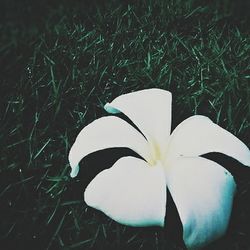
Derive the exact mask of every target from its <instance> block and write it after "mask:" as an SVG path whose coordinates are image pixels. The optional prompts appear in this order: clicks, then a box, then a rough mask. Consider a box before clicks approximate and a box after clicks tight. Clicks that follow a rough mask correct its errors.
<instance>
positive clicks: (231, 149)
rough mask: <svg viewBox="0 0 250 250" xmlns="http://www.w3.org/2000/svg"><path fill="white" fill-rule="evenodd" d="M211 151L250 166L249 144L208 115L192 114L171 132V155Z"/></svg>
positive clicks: (192, 154)
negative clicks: (214, 121)
mask: <svg viewBox="0 0 250 250" xmlns="http://www.w3.org/2000/svg"><path fill="white" fill-rule="evenodd" d="M209 152H219V153H223V154H226V155H228V156H231V157H233V158H235V159H236V160H238V161H239V162H241V163H242V164H244V165H246V166H250V150H249V149H248V148H247V146H246V145H245V144H244V143H243V142H242V141H240V140H239V139H238V138H237V137H236V136H234V135H233V134H231V133H229V132H228V131H227V130H225V129H223V128H221V127H220V126H218V125H217V124H215V123H213V122H212V121H211V120H210V119H209V118H208V117H205V116H201V115H196V116H192V117H190V118H188V119H186V120H184V121H183V122H182V123H180V124H179V125H178V126H177V127H176V128H175V130H174V131H173V133H172V134H171V137H170V143H169V151H168V153H169V155H168V156H169V157H175V156H180V155H183V156H199V155H202V154H206V153H209Z"/></svg>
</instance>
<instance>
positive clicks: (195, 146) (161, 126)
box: [69, 89, 250, 249]
mask: <svg viewBox="0 0 250 250" xmlns="http://www.w3.org/2000/svg"><path fill="white" fill-rule="evenodd" d="M171 101H172V97H171V93H170V92H168V91H165V90H161V89H147V90H141V91H137V92H133V93H129V94H124V95H121V96H119V97H117V98H116V99H114V100H113V101H112V102H111V103H107V104H106V105H105V107H104V108H105V110H106V111H107V112H108V113H111V114H117V113H120V112H121V113H123V114H125V115H126V116H127V117H128V118H129V119H130V120H131V121H132V122H133V123H134V125H135V126H136V127H137V128H135V126H132V125H130V124H129V123H128V122H126V121H124V120H123V119H121V118H119V117H116V116H106V117H102V118H100V119H97V120H95V121H93V122H92V123H90V124H89V125H87V126H86V127H85V128H83V129H82V131H81V132H80V133H79V135H78V136H77V138H76V141H75V143H74V144H73V146H72V148H71V150H70V153H69V162H70V165H71V168H72V171H71V177H75V176H76V175H77V173H78V171H79V162H80V161H81V159H82V158H83V157H85V156H86V155H88V154H90V153H92V152H95V151H98V150H103V149H106V148H116V147H118V148H119V147H126V148H130V149H132V150H133V151H135V152H136V153H137V154H138V155H139V156H141V158H136V157H132V156H126V157H122V158H120V159H119V160H118V161H117V162H115V164H114V165H113V166H111V167H110V168H109V169H105V170H103V171H101V172H100V173H99V174H98V175H97V176H96V177H95V178H94V179H93V180H92V181H91V182H90V184H89V185H88V186H87V188H86V190H85V193H84V200H85V202H86V203H87V205H89V206H91V207H93V208H95V209H98V210H100V211H102V212H103V213H105V214H106V215H107V216H109V217H110V218H112V219H113V220H115V221H117V222H119V223H121V224H124V225H129V226H138V227H141V226H161V227H163V226H164V221H165V222H166V223H167V221H168V215H167V214H166V204H167V195H166V187H167V188H168V189H169V191H170V193H171V196H172V198H173V201H174V203H175V205H176V207H177V211H178V213H179V216H180V220H181V223H182V227H183V240H184V242H185V244H186V246H187V248H188V249H198V248H202V247H203V246H205V245H207V244H208V243H210V242H211V241H213V240H215V239H217V238H219V237H221V236H222V235H223V234H224V233H225V232H226V230H227V227H228V223H229V219H230V214H231V210H232V203H233V197H234V194H235V190H236V184H235V181H234V178H233V176H232V175H231V174H230V173H229V172H228V171H227V170H226V169H225V168H224V167H222V166H221V165H219V164H217V163H216V162H214V161H211V160H208V159H205V158H203V157H201V155H203V154H207V153H209V152H220V153H223V154H226V155H228V156H230V157H233V158H235V159H236V160H238V161H239V162H241V163H242V164H244V165H246V166H250V151H249V149H248V147H247V146H246V145H245V144H244V143H243V142H241V141H240V140H239V139H238V138H237V137H235V136H234V135H233V134H231V133H229V132H228V131H226V130H225V129H223V128H221V127H220V126H218V125H216V124H215V123H213V122H212V121H211V120H210V119H209V118H207V117H205V116H201V115H195V116H191V117H190V118H188V119H186V120H184V121H183V122H181V123H180V124H179V125H178V126H177V127H176V128H175V129H174V130H173V132H172V133H171V134H170V131H171ZM84 171H88V170H84ZM165 217H166V220H165Z"/></svg>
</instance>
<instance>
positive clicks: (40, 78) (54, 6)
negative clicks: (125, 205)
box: [0, 0, 250, 250]
mask: <svg viewBox="0 0 250 250" xmlns="http://www.w3.org/2000/svg"><path fill="white" fill-rule="evenodd" d="M1 5H2V6H1V10H2V14H1V21H2V22H1V25H0V27H1V32H0V37H1V45H0V46H1V47H0V51H1V67H0V71H1V85H0V93H1V101H0V111H1V126H0V142H1V148H0V151H1V154H0V157H1V167H0V211H1V213H0V216H1V218H0V221H1V223H0V232H1V233H0V235H1V236H0V241H1V246H4V247H3V249H28V248H30V249H32V248H34V249H98V250H99V249H170V250H172V249H184V248H183V244H182V242H181V241H180V240H179V237H178V234H177V237H176V236H175V235H174V236H173V235H172V233H171V232H172V231H175V230H176V228H177V229H178V225H179V224H178V222H177V221H174V222H173V225H172V227H171V226H170V225H169V226H167V228H164V229H163V230H161V229H158V228H146V229H145V228H144V229H143V228H129V227H125V226H122V225H118V224H117V223H115V222H114V221H112V220H110V219H109V218H107V217H106V216H104V215H103V214H101V213H100V212H98V211H95V210H93V209H91V208H88V207H87V206H86V204H84V202H83V190H84V187H86V185H87V184H88V182H89V181H90V180H91V179H92V178H93V176H95V174H96V173H97V172H98V171H100V169H103V168H106V167H109V166H110V165H111V164H112V163H113V162H114V161H115V160H116V159H118V157H119V156H121V155H124V154H131V152H129V151H126V150H118V151H115V150H111V151H108V152H98V153H97V154H96V155H90V156H88V157H86V159H84V162H83V164H86V165H88V169H89V171H88V172H86V171H84V169H82V170H81V171H80V174H79V177H77V178H76V179H73V180H72V179H70V178H69V171H70V168H69V164H68V160H67V155H68V151H69V148H70V146H71V145H72V143H73V142H74V139H75V137H76V135H77V134H78V132H79V131H80V129H81V128H83V127H84V126H85V125H87V124H88V123H89V122H91V121H93V120H94V119H96V118H97V117H100V116H103V115H105V112H104V110H103V105H104V104H105V103H106V102H108V101H110V100H112V99H113V98H114V97H116V96H118V95H120V94H122V93H127V92H130V91H134V90H139V89H144V88H151V87H159V88H163V89H167V90H170V91H171V92H172V93H173V128H174V127H175V126H176V125H177V124H178V123H179V122H180V121H182V120H183V119H184V118H186V117H189V116H191V115H193V114H204V115H207V116H209V117H210V118H211V119H213V120H214V121H215V122H216V123H218V124H219V125H221V126H222V127H224V128H226V129H228V130H229V131H231V132H232V133H233V134H235V135H236V136H238V137H239V138H240V139H241V140H242V141H243V142H245V143H246V144H247V145H248V147H250V141H249V137H248V136H249V128H250V101H249V100H250V84H249V79H250V56H249V55H250V32H249V24H250V16H249V15H248V11H247V10H248V9H249V8H247V7H249V4H247V3H246V2H244V1H239V2H238V3H237V4H236V3H234V2H233V1H229V0H224V1H209V2H207V1H201V0H200V1H192V0H189V1H180V0H177V1H170V0H169V1H163V0H162V1H161V0H157V1H149V0H148V1H138V2H133V1H107V3H105V4H104V3H102V4H101V3H100V2H98V1H76V0H74V1H73V0H72V1H46V0H41V1H39V2H35V1H29V0H26V1H23V2H19V1H14V0H10V1H7V0H4V1H2V2H1ZM104 153H105V155H106V153H107V154H108V156H109V157H107V160H105V161H103V157H102V156H103V154H104ZM99 159H101V165H100V160H99ZM222 164H224V166H225V167H227V168H230V167H232V168H230V169H231V171H232V172H233V174H234V176H235V178H236V182H237V184H238V193H237V195H236V198H235V205H234V209H233V214H232V218H231V223H230V227H229V230H228V232H227V234H226V235H225V237H223V238H222V239H220V240H218V241H217V242H215V243H214V244H212V245H211V246H209V247H208V248H207V249H210V250H212V249H227V250H229V249H230V250H238V249H240V250H245V249H250V241H249V239H250V229H249V224H250V216H249V214H250V205H249V204H250V199H249V197H250V181H249V180H250V173H249V170H248V169H246V168H244V167H242V166H238V165H239V164H237V163H235V162H233V161H228V159H227V160H223V161H222ZM235 165H237V168H236V167H235ZM90 169H91V170H90ZM173 211H174V209H173ZM175 212H176V211H175ZM172 228H173V230H172Z"/></svg>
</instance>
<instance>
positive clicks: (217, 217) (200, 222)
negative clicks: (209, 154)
mask: <svg viewBox="0 0 250 250" xmlns="http://www.w3.org/2000/svg"><path fill="white" fill-rule="evenodd" d="M171 164H172V166H170V168H169V172H168V175H167V185H168V188H169V191H170V193H171V195H172V197H173V200H174V202H175V204H176V207H177V210H178V212H179V215H180V219H181V222H182V225H183V239H184V242H185V244H186V246H187V247H188V248H189V249H199V248H201V247H203V246H205V245H206V244H208V243H210V242H211V241H213V240H215V239H217V238H219V237H221V236H222V235H223V234H224V233H225V232H226V230H227V226H228V222H229V219H230V215H231V210H232V202H233V197H234V193H235V189H236V184H235V182H234V179H233V177H232V175H231V174H230V173H229V172H228V171H227V170H226V169H225V168H223V167H222V166H220V165H219V164H217V163H215V162H213V161H211V160H207V159H205V158H202V157H194V158H192V157H189V158H188V157H179V158H176V159H175V161H173V162H172V163H171Z"/></svg>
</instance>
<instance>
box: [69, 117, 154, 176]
mask: <svg viewBox="0 0 250 250" xmlns="http://www.w3.org/2000/svg"><path fill="white" fill-rule="evenodd" d="M113 147H127V148H130V149H132V150H133V151H135V152H136V153H138V154H139V155H140V156H142V157H143V158H144V159H146V160H147V159H148V158H149V155H150V153H149V146H148V143H147V141H146V140H145V138H144V137H143V136H142V135H141V134H140V133H139V132H138V131H137V130H136V129H134V128H133V127H132V126H131V125H130V124H128V123H127V122H125V121H124V120H122V119H120V118H118V117H114V116H108V117H102V118H100V119H97V120H95V121H93V122H92V123H90V124H89V125H87V126H86V127H84V128H83V129H82V130H81V132H80V133H79V134H78V136H77V138H76V141H75V143H74V144H73V146H72V148H71V149H70V152H69V163H70V166H71V168H72V170H71V174H70V175H71V177H75V176H76V175H77V174H78V171H79V166H78V164H79V162H80V161H81V159H82V158H83V157H85V156H86V155H88V154H90V153H92V152H95V151H98V150H102V149H106V148H113Z"/></svg>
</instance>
